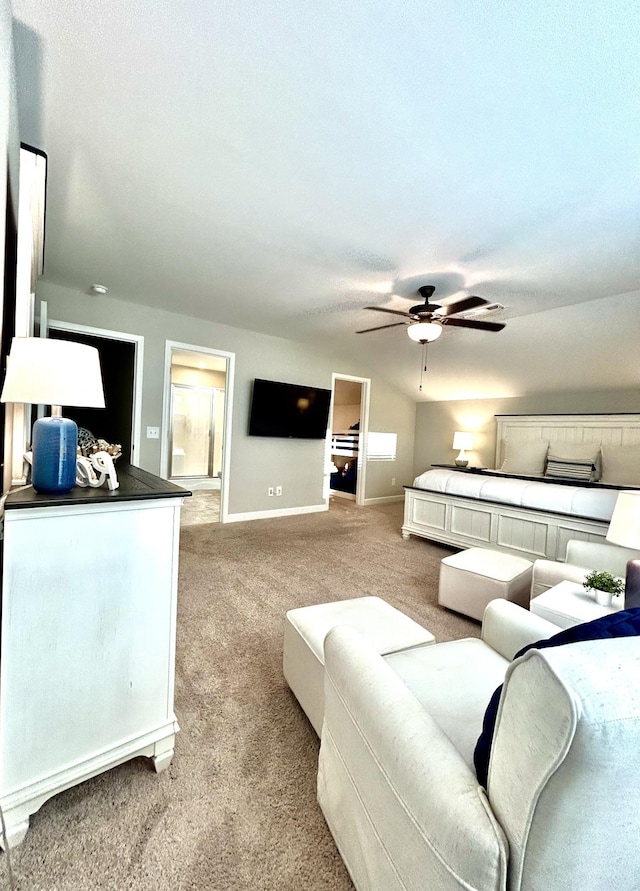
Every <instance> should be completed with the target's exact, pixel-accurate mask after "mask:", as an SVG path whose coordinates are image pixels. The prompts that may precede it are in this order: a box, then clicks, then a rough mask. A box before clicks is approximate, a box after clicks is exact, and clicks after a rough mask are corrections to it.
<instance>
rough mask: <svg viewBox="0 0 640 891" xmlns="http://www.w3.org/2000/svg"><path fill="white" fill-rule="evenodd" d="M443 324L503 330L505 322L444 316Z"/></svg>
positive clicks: (481, 329)
mask: <svg viewBox="0 0 640 891" xmlns="http://www.w3.org/2000/svg"><path fill="white" fill-rule="evenodd" d="M440 324H441V325H453V326H454V328H477V329H478V330H479V331H502V329H503V328H504V327H505V324H504V322H481V321H480V320H476V319H453V318H444V319H442V321H441V322H440Z"/></svg>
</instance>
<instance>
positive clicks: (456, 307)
mask: <svg viewBox="0 0 640 891" xmlns="http://www.w3.org/2000/svg"><path fill="white" fill-rule="evenodd" d="M434 292H435V286H434V285H423V286H422V287H421V288H418V293H419V294H420V296H421V297H422V298H423V300H424V303H419V304H417V306H412V307H411V309H410V310H409V312H403V311H402V310H399V309H385V308H384V307H382V306H365V307H364V309H369V310H372V311H373V312H386V313H389V314H390V315H394V316H404V317H405V318H406V319H409V321H408V322H394V323H393V324H391V325H378V326H377V327H375V328H364V329H363V330H362V331H356V334H368V333H369V332H370V331H381V330H382V329H383V328H397V327H399V326H400V325H406V326H407V334H408V335H409V337H410V338H411V340H415V341H416V343H429V341H432V340H436V338H438V337H440V335H441V334H442V328H443V327H444V326H445V325H451V326H452V327H456V328H476V329H478V330H480V331H502V329H503V328H504V327H505V326H504V323H502V322H485V321H482V320H481V319H460V318H455V315H456V314H457V313H461V312H467V310H469V309H475V308H476V307H479V306H485V305H486V304H488V303H489V301H488V300H484V299H483V298H482V297H463V298H462V299H461V300H457V301H456V302H455V303H449V304H447V305H442V304H440V303H430V302H429V301H430V300H431V298H432V297H433V294H434Z"/></svg>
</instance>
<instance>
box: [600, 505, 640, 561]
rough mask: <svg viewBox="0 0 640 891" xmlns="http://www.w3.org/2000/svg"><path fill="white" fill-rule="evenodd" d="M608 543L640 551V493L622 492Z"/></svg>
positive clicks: (610, 525)
mask: <svg viewBox="0 0 640 891" xmlns="http://www.w3.org/2000/svg"><path fill="white" fill-rule="evenodd" d="M607 541H610V542H612V543H613V544H617V545H620V546H621V547H623V548H634V549H635V550H640V492H620V494H619V495H618V500H617V501H616V506H615V507H614V509H613V515H612V517H611V522H610V523H609V531H608V532H607Z"/></svg>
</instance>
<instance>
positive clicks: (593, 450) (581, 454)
mask: <svg viewBox="0 0 640 891" xmlns="http://www.w3.org/2000/svg"><path fill="white" fill-rule="evenodd" d="M600 448H601V446H600V443H599V442H564V441H561V440H557V441H555V442H554V441H551V442H550V443H549V454H550V455H556V457H558V458H560V460H561V461H565V460H569V461H591V462H592V464H594V465H595V468H596V470H595V474H594V476H593V477H592V479H594V480H599V479H600V477H601V475H602V468H601V456H600Z"/></svg>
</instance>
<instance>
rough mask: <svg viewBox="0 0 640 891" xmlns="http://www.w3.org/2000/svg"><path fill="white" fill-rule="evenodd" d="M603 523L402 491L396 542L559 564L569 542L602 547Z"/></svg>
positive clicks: (605, 524) (538, 511)
mask: <svg viewBox="0 0 640 891" xmlns="http://www.w3.org/2000/svg"><path fill="white" fill-rule="evenodd" d="M608 528H609V521H608V520H607V521H603V520H587V519H583V518H580V517H573V516H567V515H564V514H557V513H551V512H547V511H543V510H534V509H532V508H530V507H526V508H521V507H515V506H511V505H506V504H497V503H492V502H488V501H478V500H477V499H473V498H463V497H459V496H452V495H446V494H440V493H438V492H429V491H426V490H424V489H416V488H413V487H410V486H407V487H405V501H404V523H403V526H402V537H403V538H404V539H408V538H409V536H410V535H417V536H419V537H420V538H428V539H430V540H432V541H438V542H442V543H443V544H448V545H452V546H453V547H457V548H472V547H488V548H493V549H494V550H497V551H503V552H504V553H506V554H515V555H516V556H519V557H527V558H528V559H530V560H536V559H537V558H538V557H545V558H547V559H549V560H564V558H565V553H566V548H567V542H568V541H569V539H571V538H578V539H582V540H585V541H596V542H603V541H604V540H605V536H606V534H607V530H608Z"/></svg>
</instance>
